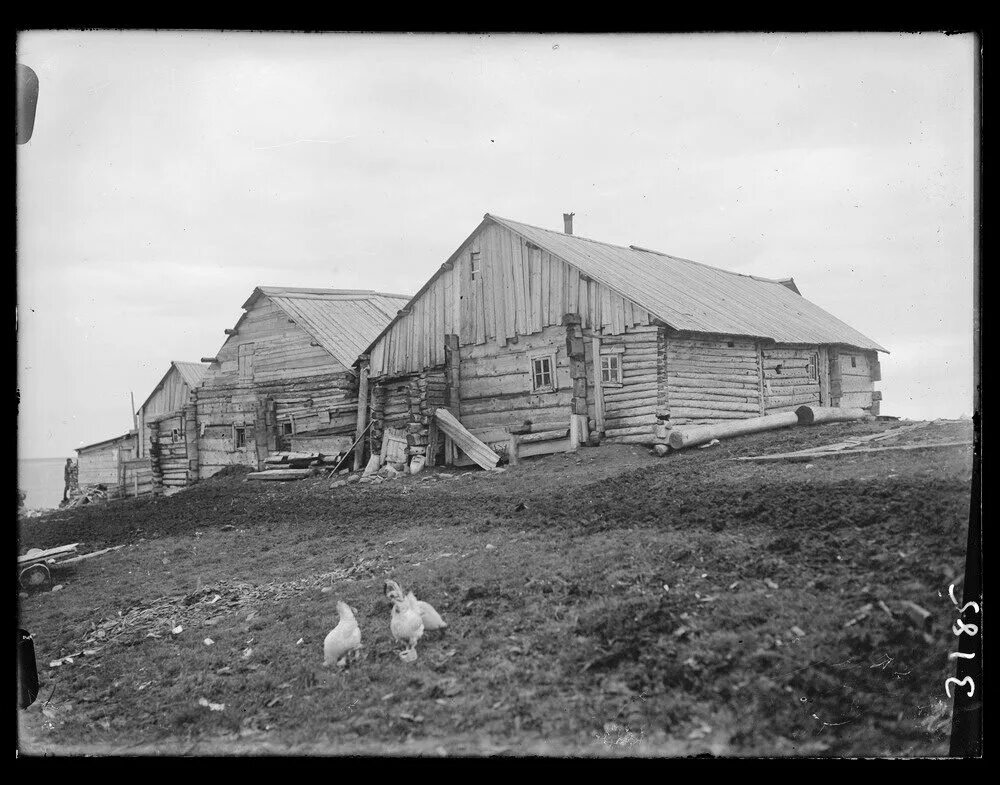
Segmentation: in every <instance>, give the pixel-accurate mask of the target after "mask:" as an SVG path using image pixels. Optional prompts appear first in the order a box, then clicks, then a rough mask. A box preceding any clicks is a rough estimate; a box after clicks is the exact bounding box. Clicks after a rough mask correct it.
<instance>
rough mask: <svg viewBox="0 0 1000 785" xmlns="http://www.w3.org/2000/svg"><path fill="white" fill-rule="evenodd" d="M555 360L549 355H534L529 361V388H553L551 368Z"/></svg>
mask: <svg viewBox="0 0 1000 785" xmlns="http://www.w3.org/2000/svg"><path fill="white" fill-rule="evenodd" d="M554 367H555V362H554V360H553V358H552V356H551V355H549V356H546V357H535V358H534V359H533V360H532V361H531V389H532V390H533V391H534V392H538V391H540V390H542V391H546V392H547V391H551V390H554V389H555V384H554V382H553V368H554Z"/></svg>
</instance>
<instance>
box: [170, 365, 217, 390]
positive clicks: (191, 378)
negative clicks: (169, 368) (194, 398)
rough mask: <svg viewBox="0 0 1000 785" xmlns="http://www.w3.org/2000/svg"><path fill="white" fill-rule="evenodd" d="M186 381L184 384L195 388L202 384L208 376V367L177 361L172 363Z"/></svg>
mask: <svg viewBox="0 0 1000 785" xmlns="http://www.w3.org/2000/svg"><path fill="white" fill-rule="evenodd" d="M171 365H173V366H174V368H176V369H177V372H178V373H179V374H180V375H181V378H182V379H183V380H184V384H186V385H187V386H188V387H191V388H194V387H197V386H198V385H199V384H201V383H202V380H204V378H205V376H206V375H207V374H208V366H206V365H202V364H201V363H182V362H178V361H177V360H175V361H174V362H172V363H171Z"/></svg>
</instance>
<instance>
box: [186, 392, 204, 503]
mask: <svg viewBox="0 0 1000 785" xmlns="http://www.w3.org/2000/svg"><path fill="white" fill-rule="evenodd" d="M184 443H185V444H184V446H185V447H186V449H187V460H188V485H193V484H194V483H196V482H197V481H198V473H199V470H200V468H201V467H200V463H199V452H198V406H197V404H196V403H195V400H194V395H193V394H192V396H191V398H190V399H189V403H188V404H187V405H186V406H185V407H184Z"/></svg>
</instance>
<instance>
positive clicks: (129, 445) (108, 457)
mask: <svg viewBox="0 0 1000 785" xmlns="http://www.w3.org/2000/svg"><path fill="white" fill-rule="evenodd" d="M136 441H137V437H136V433H135V431H130V432H129V433H126V434H122V435H121V436H115V437H114V438H113V439H105V440H104V441H101V442H95V443H94V444H88V445H85V446H84V447H77V448H76V454H77V467H78V475H77V484H78V485H79V486H80V487H81V488H83V487H85V486H88V485H106V486H108V487H109V488H114V489H116V490H119V489H120V488H121V486H122V482H123V477H122V470H123V465H124V464H125V463H127V462H128V461H129V460H131V459H132V458H134V457H135V451H136Z"/></svg>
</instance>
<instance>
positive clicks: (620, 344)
mask: <svg viewBox="0 0 1000 785" xmlns="http://www.w3.org/2000/svg"><path fill="white" fill-rule="evenodd" d="M663 349H664V340H663V330H662V329H661V328H657V327H649V326H635V327H630V328H628V329H627V330H626V331H625V332H624V333H622V334H620V335H602V336H601V337H600V350H599V351H600V354H602V355H604V354H617V355H618V357H619V360H620V364H621V379H622V380H621V383H620V384H615V383H610V382H602V384H601V387H602V389H601V394H602V397H603V401H604V436H605V437H607V440H608V441H636V440H637V439H634V438H631V437H643V436H651V435H652V433H653V429H654V426H655V425H656V423H657V422H658V420H657V417H656V415H657V414H658V413H665V412H666V404H665V402H661V375H660V370H661V367H662V363H663V356H664V352H663ZM591 354H593V352H591ZM595 362H597V363H598V365H597V371H596V372H595V371H594V370H593V363H595ZM590 363H591V372H590V373H588V377H589V378H591V379H597V378H600V358H599V357H598V358H596V359H595V358H593V357H591V358H590ZM591 388H593V384H591ZM588 396H589V398H590V400H593V399H594V392H593V391H588ZM590 408H591V411H592V410H593V407H592V406H591V407H590Z"/></svg>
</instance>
